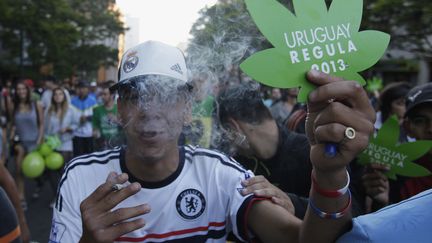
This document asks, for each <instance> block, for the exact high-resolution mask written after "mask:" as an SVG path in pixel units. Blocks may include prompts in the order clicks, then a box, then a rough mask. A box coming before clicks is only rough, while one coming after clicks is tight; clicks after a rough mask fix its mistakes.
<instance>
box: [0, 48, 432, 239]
mask: <svg viewBox="0 0 432 243" xmlns="http://www.w3.org/2000/svg"><path fill="white" fill-rule="evenodd" d="M149 57H151V58H149ZM187 74H188V70H187V65H186V63H185V60H184V57H183V53H182V52H181V51H180V50H178V49H177V48H174V47H171V46H168V45H165V44H162V43H159V42H155V41H149V42H145V43H143V44H140V45H138V46H136V47H134V48H132V49H131V50H129V51H127V52H126V53H125V55H124V57H123V59H122V62H121V64H120V67H119V80H118V82H114V81H106V82H101V83H99V84H97V85H95V84H93V85H92V84H91V83H90V82H87V81H85V80H76V81H75V80H74V81H72V82H69V80H64V81H60V80H56V79H55V78H54V77H45V78H44V79H43V80H41V82H40V84H41V86H40V87H42V89H40V88H39V87H35V84H34V83H33V81H32V80H29V79H16V80H7V81H6V82H5V84H4V86H3V91H2V99H1V103H0V105H1V112H2V120H1V121H2V127H3V129H2V138H3V139H2V153H1V155H2V157H1V158H2V163H1V166H2V167H1V168H0V173H1V174H4V175H8V176H0V186H1V187H2V188H3V189H4V191H5V192H6V193H4V192H3V190H0V200H2V201H7V200H6V198H9V199H10V201H11V205H13V207H14V208H15V212H16V215H18V217H15V219H16V220H15V221H10V222H11V223H10V226H8V229H10V231H9V232H14V230H16V228H17V225H19V226H20V229H21V231H20V232H21V238H22V239H24V241H28V240H29V238H30V236H29V230H28V227H27V226H26V223H25V217H24V214H23V210H25V207H26V198H25V193H24V192H25V188H24V178H23V174H22V172H21V165H22V160H23V158H24V157H25V156H26V154H28V153H29V152H31V151H33V150H35V149H37V147H38V145H40V144H42V143H43V142H44V139H45V137H46V136H57V137H58V138H59V139H60V141H61V146H59V147H58V148H56V150H57V151H58V152H59V153H61V154H62V156H63V157H64V159H65V161H66V164H65V166H64V167H63V168H62V169H61V170H59V171H57V172H56V173H57V174H56V175H52V174H49V175H48V176H46V177H41V178H40V179H38V184H39V185H42V184H43V183H44V181H45V179H46V178H48V180H50V181H51V184H52V188H53V192H55V193H53V203H52V206H53V207H54V209H53V210H54V211H53V212H54V216H53V221H52V228H51V234H50V242H78V241H80V242H113V241H120V242H141V241H154V240H158V241H176V240H177V241H179V242H180V241H181V242H191V241H198V242H206V241H215V242H219V241H221V242H223V241H225V240H226V239H228V240H229V241H234V242H237V241H238V242H240V241H251V240H254V239H258V240H261V241H262V242H282V241H290V242H291V241H292V242H297V241H301V242H334V241H336V240H337V239H338V238H339V237H340V238H339V242H374V241H377V242H381V241H384V240H388V239H398V240H399V241H396V242H409V240H408V241H401V240H402V239H403V240H407V239H409V237H411V238H412V239H415V241H416V242H427V239H428V237H429V238H430V237H431V235H430V233H428V232H426V230H425V231H421V229H423V228H424V227H425V226H424V225H427V222H430V220H431V219H432V217H431V215H430V213H422V211H420V209H423V208H424V207H426V206H425V205H423V204H427V203H429V204H430V203H431V199H430V198H431V197H432V196H430V195H432V194H431V193H432V192H431V191H428V189H431V188H432V176H425V177H415V178H408V177H401V176H399V177H398V178H397V180H395V181H394V180H389V179H388V178H387V176H386V175H385V173H386V172H387V171H388V167H387V166H385V165H382V164H377V163H374V162H375V161H370V164H368V165H366V166H364V165H360V164H359V163H357V159H358V155H359V153H360V152H361V151H362V150H363V149H364V148H366V146H367V144H368V142H369V139H370V138H371V136H373V133H374V132H376V131H377V129H379V128H380V127H381V126H382V124H383V123H384V122H385V121H386V120H387V119H389V118H390V117H391V116H392V115H396V117H397V119H398V121H399V124H400V131H401V133H400V134H401V135H400V139H399V140H400V142H401V143H405V142H412V141H415V140H432V122H431V120H432V105H431V104H432V83H427V84H423V85H419V86H415V87H413V86H412V85H411V84H409V83H406V82H398V83H395V82H391V83H389V84H388V85H387V86H386V87H384V89H383V90H382V91H381V92H380V93H379V95H378V96H374V94H367V93H366V91H365V90H364V89H363V88H362V87H360V86H359V85H358V84H356V83H355V82H350V81H341V80H340V79H338V78H337V77H331V76H328V75H325V74H323V73H319V72H315V71H311V72H309V73H308V76H307V77H308V80H309V81H310V82H312V83H313V84H315V85H316V86H317V87H318V88H317V90H316V91H314V92H312V93H311V94H310V95H309V100H308V103H307V104H299V103H297V102H296V95H297V89H278V88H273V89H270V88H268V89H263V88H262V87H261V88H260V87H259V86H258V85H255V84H253V83H235V84H231V83H224V85H220V84H218V85H217V87H216V88H215V87H214V88H213V89H209V90H203V89H202V88H201V87H202V82H205V80H202V79H201V78H200V80H194V79H192V80H190V77H188V75H187ZM200 77H202V76H200ZM267 90H270V92H265V91H267ZM267 94H269V95H267ZM375 100H377V102H375ZM375 117H376V119H375ZM347 131H348V132H352V133H353V134H352V136H349V135H347ZM326 143H335V144H338V146H337V152H336V154H335V155H334V156H333V157H331V156H324V154H325V152H326V151H325V150H326V146H325V144H326ZM220 151H221V152H220ZM431 156H432V149H431V150H430V151H429V152H428V153H427V154H425V155H424V156H423V157H422V158H420V159H419V160H418V161H416V162H417V163H418V164H420V165H422V166H424V167H425V168H428V169H429V170H430V171H432V157H431ZM6 161H7V162H8V163H13V164H14V165H15V166H14V167H15V170H13V171H11V172H12V174H13V175H14V179H15V180H14V179H13V178H12V177H11V176H10V174H9V171H8V170H7V169H6V167H5V166H4V164H5V162H6ZM50 173H53V172H50ZM60 177H61V178H60ZM3 178H5V179H3ZM53 178H54V179H53ZM340 188H341V189H340ZM0 189H1V188H0ZM425 191H426V192H425ZM422 192H423V193H422ZM419 193H422V194H419ZM54 195H55V197H54ZM416 195H417V196H416ZM33 196H35V197H37V190H36V191H35V193H34V195H33ZM412 196H415V197H414V198H411V197H412ZM3 198H5V199H3ZM409 198H410V199H409ZM405 199H409V200H408V201H404V202H402V203H401V201H402V200H405ZM395 203H398V205H397V206H390V207H387V208H386V209H382V208H383V207H386V206H388V205H391V204H395ZM9 204H10V203H9ZM412 205H423V206H417V207H418V208H419V209H418V210H417V211H416V212H418V214H421V215H420V216H419V215H418V214H415V215H414V216H416V217H417V219H416V221H415V222H411V221H410V222H407V223H403V222H402V223H400V222H399V224H400V225H405V224H408V223H411V224H414V225H415V226H417V225H418V226H419V228H418V229H415V227H414V226H412V227H403V226H401V227H400V229H401V230H400V231H399V232H397V234H394V233H392V232H391V229H392V224H394V225H396V224H397V222H396V221H397V220H394V222H393V221H392V219H393V218H394V217H397V216H398V215H399V214H400V217H401V218H402V217H404V215H405V214H406V215H408V214H409V215H411V216H410V217H413V216H412V215H413V214H412V212H406V210H408V208H410V207H412ZM2 207H4V208H6V206H2ZM2 207H0V208H2ZM9 208H10V207H9ZM426 208H427V207H426ZM377 210H380V211H379V212H378V213H374V214H371V213H372V212H375V211H377ZM398 210H400V212H399V211H398ZM0 211H2V210H0ZM426 211H428V212H430V211H431V210H427V209H426ZM8 212H9V211H5V212H4V213H5V214H7V213H8ZM361 215H364V216H361ZM357 216H359V217H358V218H354V219H353V220H352V219H351V218H352V217H357ZM0 217H3V216H1V213H0ZM4 217H6V216H4ZM428 220H429V221H428ZM373 224H377V225H380V227H376V226H374V225H373ZM394 225H393V226H394ZM396 226H397V225H396ZM229 232H232V234H230V235H227V233H229ZM0 233H2V232H1V231H0ZM399 235H401V236H399ZM17 236H19V234H18V235H17ZM1 237H2V236H1V234H0V239H1ZM398 237H399V238H398ZM354 240H357V241H354ZM177 241H176V242H177Z"/></svg>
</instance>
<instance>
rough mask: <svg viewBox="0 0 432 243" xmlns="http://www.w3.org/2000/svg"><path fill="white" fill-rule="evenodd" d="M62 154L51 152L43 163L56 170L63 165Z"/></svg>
mask: <svg viewBox="0 0 432 243" xmlns="http://www.w3.org/2000/svg"><path fill="white" fill-rule="evenodd" d="M63 162H64V160H63V156H62V155H61V154H59V153H57V152H53V153H51V154H50V155H48V157H46V159H45V165H46V167H47V168H48V169H50V170H58V169H60V168H61V167H62V166H63Z"/></svg>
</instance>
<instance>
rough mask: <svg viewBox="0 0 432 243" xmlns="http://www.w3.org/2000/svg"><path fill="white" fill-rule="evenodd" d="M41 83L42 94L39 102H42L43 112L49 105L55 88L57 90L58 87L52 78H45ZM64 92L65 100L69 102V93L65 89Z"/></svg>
mask: <svg viewBox="0 0 432 243" xmlns="http://www.w3.org/2000/svg"><path fill="white" fill-rule="evenodd" d="M42 82H43V84H44V91H43V93H42V97H41V101H42V106H43V108H44V110H47V109H48V108H49V107H50V104H51V98H52V95H53V90H54V89H55V88H59V87H60V86H59V84H58V83H57V79H56V78H55V77H54V76H46V77H45V78H44V79H43V80H42ZM64 92H65V94H66V100H67V101H68V102H70V101H71V98H70V95H69V91H68V90H67V89H65V90H64Z"/></svg>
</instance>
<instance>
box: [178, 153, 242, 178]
mask: <svg viewBox="0 0 432 243" xmlns="http://www.w3.org/2000/svg"><path fill="white" fill-rule="evenodd" d="M185 148H186V149H185V151H186V153H189V154H191V155H192V156H207V157H211V158H215V159H218V160H219V161H220V162H221V163H222V164H223V165H226V166H229V167H232V168H234V169H236V170H237V171H240V172H241V173H246V172H247V171H246V169H244V168H243V166H242V165H240V164H239V163H237V162H236V161H235V160H232V159H230V158H229V157H228V156H225V155H223V154H221V153H218V152H214V151H211V150H208V149H202V148H199V149H197V148H193V147H190V146H185Z"/></svg>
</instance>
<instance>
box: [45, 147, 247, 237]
mask: <svg viewBox="0 0 432 243" xmlns="http://www.w3.org/2000/svg"><path fill="white" fill-rule="evenodd" d="M111 171H115V172H117V173H122V172H125V173H128V174H129V182H128V183H132V182H135V181H137V182H140V183H141V185H142V189H141V191H140V192H138V193H137V194H135V195H133V196H131V197H130V198H127V199H126V200H125V201H123V202H121V203H120V204H119V205H117V207H116V208H124V207H133V206H137V205H140V204H144V203H148V204H149V205H150V207H151V212H150V213H148V214H145V215H142V216H140V217H142V218H143V219H144V220H145V222H146V225H145V226H144V227H143V228H141V229H138V230H136V231H134V232H131V233H129V234H127V235H124V236H122V237H120V238H118V239H117V240H116V242H170V241H173V240H178V241H180V242H195V241H197V242H225V241H226V235H227V233H228V232H231V231H233V232H234V234H236V235H237V237H239V238H240V239H244V238H245V231H246V227H245V225H246V224H245V222H244V221H245V216H246V215H245V214H246V213H245V212H246V211H247V208H248V207H249V206H250V205H251V203H252V202H253V201H254V198H253V196H246V197H244V196H242V195H241V194H240V192H239V189H241V188H242V186H241V184H240V182H241V181H242V180H244V179H246V178H249V177H250V176H253V174H252V172H250V171H246V170H245V169H244V168H243V167H242V166H241V165H239V164H238V163H237V162H235V161H234V160H233V159H231V158H228V157H227V156H225V155H223V154H221V153H219V152H215V151H212V150H208V149H203V148H197V147H192V146H184V147H180V163H179V167H178V169H177V171H176V172H174V173H173V174H172V175H171V176H169V177H168V178H166V179H165V180H163V181H160V182H157V183H154V182H152V183H150V182H144V181H140V180H138V179H137V178H134V177H133V175H132V174H131V173H129V171H128V169H127V168H126V166H125V161H124V149H120V148H115V149H113V150H107V151H103V152H96V153H93V154H90V155H85V156H81V157H78V158H76V159H74V160H72V161H71V162H70V163H69V164H68V165H67V167H66V168H65V173H64V174H63V177H62V179H61V181H60V184H59V194H58V197H57V201H56V206H55V209H54V215H53V223H52V228H51V235H50V242H78V241H79V239H80V237H81V234H82V228H81V225H82V223H81V215H80V210H79V207H80V203H81V202H82V201H83V200H84V199H85V198H86V197H88V196H89V195H90V194H91V193H92V192H93V191H94V190H95V189H96V188H97V187H98V186H99V185H101V184H102V183H104V182H105V180H106V178H107V176H108V174H109V173H110V172H111ZM116 208H115V209H116ZM115 209H113V210H115ZM178 241H176V242H178Z"/></svg>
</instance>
